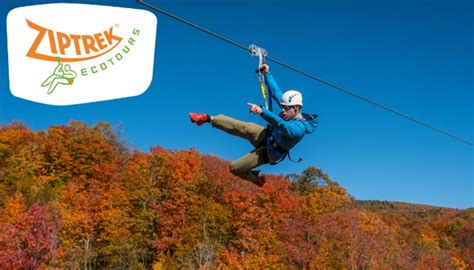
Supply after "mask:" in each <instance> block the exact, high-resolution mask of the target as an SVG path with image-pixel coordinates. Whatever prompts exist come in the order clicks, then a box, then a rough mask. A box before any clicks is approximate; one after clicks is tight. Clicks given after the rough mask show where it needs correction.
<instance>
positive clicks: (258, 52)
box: [249, 44, 272, 110]
mask: <svg viewBox="0 0 474 270" xmlns="http://www.w3.org/2000/svg"><path fill="white" fill-rule="evenodd" d="M249 51H250V54H251V55H252V56H258V68H257V70H256V71H255V72H256V73H258V81H259V82H260V90H261V91H262V96H263V100H264V101H265V108H267V110H272V101H271V97H270V96H268V90H267V89H268V87H267V86H266V84H265V77H264V75H263V73H262V71H261V70H260V67H261V66H262V65H263V64H265V57H266V56H267V55H268V54H267V51H266V50H264V49H262V48H260V47H258V46H257V45H255V44H252V45H250V46H249ZM267 99H268V101H267Z"/></svg>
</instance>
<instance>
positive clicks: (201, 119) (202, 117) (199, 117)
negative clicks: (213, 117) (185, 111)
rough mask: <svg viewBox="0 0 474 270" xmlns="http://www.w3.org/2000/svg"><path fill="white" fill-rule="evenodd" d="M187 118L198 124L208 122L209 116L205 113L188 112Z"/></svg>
mask: <svg viewBox="0 0 474 270" xmlns="http://www.w3.org/2000/svg"><path fill="white" fill-rule="evenodd" d="M189 119H191V122H193V123H196V124H197V125H198V126H200V125H202V124H204V123H206V122H209V116H208V115H207V114H205V113H201V114H197V113H192V112H191V113H189Z"/></svg>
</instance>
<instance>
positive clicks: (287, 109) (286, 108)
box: [280, 104, 295, 111]
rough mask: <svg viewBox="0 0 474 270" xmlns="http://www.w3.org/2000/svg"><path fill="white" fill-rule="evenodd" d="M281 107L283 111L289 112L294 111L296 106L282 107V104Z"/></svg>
mask: <svg viewBox="0 0 474 270" xmlns="http://www.w3.org/2000/svg"><path fill="white" fill-rule="evenodd" d="M280 107H281V109H282V110H285V111H289V110H291V109H293V108H294V107H295V106H289V105H281V104H280Z"/></svg>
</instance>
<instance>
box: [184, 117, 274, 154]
mask: <svg viewBox="0 0 474 270" xmlns="http://www.w3.org/2000/svg"><path fill="white" fill-rule="evenodd" d="M189 118H190V119H191V121H192V122H193V123H196V124H197V125H199V126H200V125H202V124H204V123H206V122H208V123H211V124H212V126H213V127H215V128H218V129H220V130H223V131H225V132H227V133H228V134H231V135H234V136H238V137H241V138H244V139H246V140H248V141H249V142H250V143H251V144H252V145H253V146H254V147H258V146H260V144H261V142H262V141H263V139H264V138H265V135H266V129H265V128H264V127H262V126H260V125H257V124H255V123H250V122H243V121H239V120H237V119H234V118H231V117H228V116H225V115H222V114H219V115H216V116H209V115H207V114H196V113H190V114H189Z"/></svg>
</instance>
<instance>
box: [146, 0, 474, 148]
mask: <svg viewBox="0 0 474 270" xmlns="http://www.w3.org/2000/svg"><path fill="white" fill-rule="evenodd" d="M137 2H138V3H140V4H142V5H145V6H147V7H149V8H150V9H153V10H155V11H158V12H160V13H162V14H164V15H166V16H168V17H171V18H173V19H175V20H178V21H180V22H182V23H184V24H187V25H189V26H191V27H194V28H196V29H198V30H200V31H202V32H204V33H207V34H209V35H211V36H213V37H215V38H218V39H221V40H223V41H225V42H227V43H230V44H232V45H234V46H236V47H238V48H241V49H243V50H245V51H247V52H250V50H249V48H248V47H247V46H244V45H242V44H240V43H238V42H235V41H233V40H231V39H229V38H226V37H224V36H221V35H219V34H216V33H214V32H212V31H209V30H207V29H205V28H203V27H201V26H199V25H196V24H194V23H192V22H189V21H187V20H185V19H183V18H180V17H178V16H176V15H174V14H172V13H170V12H167V11H165V10H163V9H161V8H158V7H156V6H153V5H151V4H149V3H147V2H145V1H143V0H137ZM265 58H266V59H267V60H268V61H272V62H274V63H276V64H278V65H280V66H283V67H285V68H287V69H290V70H292V71H295V72H297V73H300V74H301V75H304V76H306V77H309V78H311V79H314V80H316V81H319V82H321V83H323V84H326V85H327V86H330V87H332V88H334V89H336V90H339V91H341V92H343V93H346V94H349V95H351V96H353V97H355V98H358V99H360V100H362V101H365V102H368V103H370V104H372V105H375V106H377V107H379V108H381V109H383V110H386V111H388V112H391V113H393V114H395V115H398V116H400V117H402V118H405V119H407V120H410V121H412V122H415V123H417V124H419V125H422V126H424V127H426V128H429V129H431V130H434V131H437V132H439V133H441V134H443V135H446V136H448V137H450V138H452V139H455V140H458V141H460V142H463V143H465V144H467V145H470V146H474V143H472V142H470V141H467V140H465V139H462V138H460V137H458V136H455V135H452V134H450V133H448V132H446V131H444V130H442V129H439V128H436V127H434V126H432V125H429V124H427V123H425V122H422V121H420V120H418V119H416V118H414V117H411V116H409V115H407V114H404V113H401V112H398V111H396V110H394V109H392V108H389V107H387V106H385V105H382V104H380V103H378V102H376V101H373V100H371V99H368V98H366V97H363V96H361V95H359V94H357V93H354V92H352V91H349V90H347V89H345V88H343V87H340V86H338V85H335V84H333V83H330V82H328V81H325V80H323V79H321V78H318V77H317V76H314V75H312V74H310V73H307V72H305V71H303V70H300V69H298V68H295V67H293V66H291V65H288V64H286V63H284V62H282V61H280V60H277V59H275V58H273V57H269V56H267V57H265Z"/></svg>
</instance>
